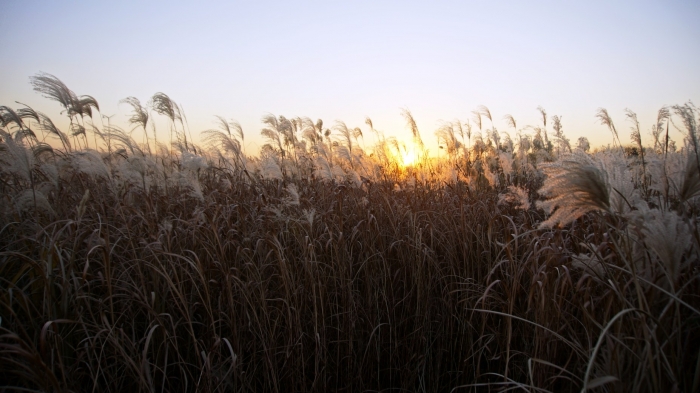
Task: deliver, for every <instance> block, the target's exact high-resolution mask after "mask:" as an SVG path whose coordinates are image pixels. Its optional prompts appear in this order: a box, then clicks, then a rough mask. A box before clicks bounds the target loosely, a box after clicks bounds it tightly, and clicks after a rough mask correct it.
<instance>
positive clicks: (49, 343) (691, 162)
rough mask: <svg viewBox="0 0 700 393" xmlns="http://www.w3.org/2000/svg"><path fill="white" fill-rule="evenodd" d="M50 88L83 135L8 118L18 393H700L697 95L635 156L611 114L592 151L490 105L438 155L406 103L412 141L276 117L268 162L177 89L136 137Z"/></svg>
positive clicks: (0, 231) (4, 206) (0, 241)
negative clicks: (192, 125) (192, 110)
mask: <svg viewBox="0 0 700 393" xmlns="http://www.w3.org/2000/svg"><path fill="white" fill-rule="evenodd" d="M31 83H32V84H33V86H34V88H35V90H36V91H37V92H38V93H40V94H42V95H44V96H45V97H47V98H49V99H52V100H55V101H57V103H58V104H60V105H61V106H62V108H63V109H64V110H65V112H64V113H65V115H66V116H67V120H69V122H70V129H69V130H65V131H62V130H60V129H59V128H58V127H57V126H56V125H55V123H54V122H52V120H51V119H50V118H49V117H47V116H46V115H43V114H42V113H38V112H36V111H34V110H33V109H32V108H30V107H27V106H19V107H16V108H11V107H8V106H2V107H0V117H1V123H0V141H1V142H0V163H1V164H0V197H1V198H2V203H1V204H0V318H1V319H0V391H3V392H4V391H8V392H9V391H24V392H28V391H56V392H58V391H75V392H83V391H93V392H97V391H100V392H101V391H110V392H121V391H132V392H137V391H138V392H141V391H147V392H150V391H201V392H209V391H221V392H224V391H225V392H253V391H256V392H306V391H319V392H325V391H346V392H360V391H368V392H378V391H383V392H389V391H395V392H399V391H402V392H414V391H415V392H451V391H455V392H482V391H483V392H486V391H504V392H505V391H526V392H573V391H588V390H590V391H598V392H698V391H700V298H699V294H700V280H698V278H699V276H700V262H699V259H698V257H699V256H700V231H698V209H699V208H700V204H699V203H698V200H699V199H700V158H698V157H699V156H698V154H697V153H698V150H699V148H700V147H699V146H698V143H699V142H698V129H697V123H698V110H697V109H696V108H695V107H694V106H693V105H692V104H690V103H688V104H682V105H676V106H672V107H664V108H662V109H661V110H660V111H659V112H658V120H657V123H656V124H654V125H653V126H652V127H651V132H643V131H642V130H641V127H640V125H639V123H638V122H637V116H636V114H634V113H633V112H632V111H627V118H626V119H622V120H621V122H624V124H626V125H627V126H630V125H631V127H632V140H633V142H634V144H633V145H631V146H623V144H622V143H621V142H620V139H619V136H618V130H617V128H616V125H615V123H614V122H613V119H611V117H610V116H609V115H608V112H607V111H606V110H605V109H600V110H599V111H598V113H597V114H595V115H596V116H597V118H598V119H599V121H600V122H602V123H603V124H605V125H606V126H607V127H609V129H610V131H611V135H612V138H613V144H612V145H611V146H608V147H607V148H604V149H599V150H596V151H590V147H589V144H588V141H587V140H586V139H585V138H580V139H579V140H578V141H577V142H576V143H574V144H572V143H571V142H570V141H569V140H568V139H567V137H566V136H565V134H564V132H563V127H562V123H561V118H559V117H557V116H548V115H547V113H546V112H545V110H544V109H542V108H539V111H540V114H541V115H542V117H541V118H542V122H541V124H538V125H535V126H530V127H520V128H519V127H518V126H517V123H516V120H515V119H514V118H513V117H511V116H507V117H506V118H507V120H508V123H509V124H510V125H511V127H512V130H511V131H512V132H513V135H514V136H510V135H509V133H507V132H503V131H497V130H496V129H495V128H494V127H493V124H492V120H493V118H492V116H491V113H490V112H489V110H488V109H487V108H485V107H480V108H478V109H477V110H475V111H474V112H473V113H471V114H469V117H470V119H469V121H464V122H463V121H455V122H453V123H449V124H445V125H444V126H443V127H441V128H440V129H438V130H437V131H436V132H435V137H436V138H437V139H438V143H439V146H440V156H439V157H438V158H435V157H428V156H427V155H426V154H425V153H423V152H424V150H422V148H421V147H422V145H423V142H422V139H421V138H422V137H421V134H420V132H419V130H418V127H417V126H416V123H415V122H414V121H413V117H412V116H411V113H409V112H408V111H405V112H404V113H403V115H404V117H405V118H406V120H407V124H408V127H409V128H410V129H411V132H412V138H413V140H411V141H404V142H402V141H398V140H396V139H395V138H386V137H384V135H383V133H382V132H380V131H377V130H375V128H374V126H373V124H372V122H371V120H370V119H367V122H366V124H364V125H362V128H351V127H348V126H346V125H345V124H344V123H342V122H336V123H335V124H333V125H332V126H327V125H325V124H324V123H323V122H322V121H312V120H310V119H308V118H285V117H283V116H273V115H267V116H265V117H264V118H263V123H264V124H265V128H264V129H263V130H262V136H263V137H264V138H265V139H266V141H267V142H268V143H267V144H266V145H265V146H264V147H263V148H262V149H261V151H260V153H259V155H257V156H250V155H246V154H244V152H243V151H242V149H241V144H242V142H243V140H244V134H243V131H242V130H241V127H240V126H239V125H238V124H237V123H235V122H232V121H227V120H226V119H224V118H223V117H220V118H218V120H219V121H220V128H219V129H216V130H207V131H203V132H201V133H199V135H198V138H197V139H195V138H193V135H192V134H191V133H190V131H189V129H188V128H187V127H186V122H184V121H183V113H182V112H181V110H180V108H179V107H178V105H177V104H176V103H174V102H173V101H172V100H171V99H170V98H169V97H168V96H167V95H165V94H162V93H158V94H156V95H154V96H153V97H152V98H151V99H150V100H149V101H148V103H146V104H141V102H140V101H139V100H138V99H136V98H134V97H129V98H127V99H125V100H124V104H126V105H129V106H130V108H132V109H133V112H132V117H131V118H130V119H129V124H128V126H127V128H128V129H130V131H124V130H123V129H121V128H119V127H117V126H115V125H112V124H111V122H110V123H108V124H106V125H105V124H102V122H101V121H100V119H99V117H100V116H101V115H100V113H99V111H98V110H99V106H98V102H97V100H95V99H94V98H93V97H90V96H79V95H77V94H75V93H74V92H73V91H71V90H70V89H68V88H67V87H66V86H65V85H64V84H63V83H61V82H60V80H58V79H56V78H55V77H53V76H51V75H48V74H39V75H36V76H34V77H33V78H31ZM592 115H594V114H592ZM155 117H158V118H161V120H162V119H165V120H166V121H167V122H168V125H169V129H168V130H167V135H169V137H162V135H166V133H164V132H163V131H162V130H159V132H158V133H156V132H155V129H154V127H153V124H154V122H153V121H154V118H155ZM621 122H618V126H620V124H621ZM363 134H374V135H375V136H376V140H377V141H378V142H377V143H376V144H375V145H373V146H372V147H368V148H366V149H363V148H361V147H360V146H362V144H361V143H360V141H361V140H362V139H363ZM647 134H648V136H645V137H644V140H642V137H643V135H647ZM159 135H161V136H160V137H159ZM679 137H680V138H681V139H679ZM673 138H675V139H678V142H674V141H673V140H672V139H673ZM643 142H644V143H643Z"/></svg>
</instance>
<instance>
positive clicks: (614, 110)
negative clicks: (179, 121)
mask: <svg viewBox="0 0 700 393" xmlns="http://www.w3.org/2000/svg"><path fill="white" fill-rule="evenodd" d="M699 17H700V2H698V1H696V0H693V1H689V0H687V1H675V0H667V1H600V2H594V1H517V2H516V1H511V2H495V1H463V2H458V1H450V2H445V1H442V2H440V1H433V2H427V1H425V2H414V1H411V2H409V1H377V0H375V1H366V2H365V1H351V2H350V1H345V2H336V1H332V2H331V1H323V2H322V1H285V2H281V1H277V2H271V1H236V2H224V1H221V2H202V1H144V2H141V1H133V2H130V1H32V0H25V1H7V2H4V4H3V12H2V15H1V16H0V18H1V19H0V36H2V37H3V38H4V39H3V49H4V53H5V55H3V56H2V58H0V105H9V106H12V107H16V106H17V105H16V104H15V103H14V101H21V102H24V103H27V104H29V105H30V106H33V107H35V109H37V110H41V111H44V112H46V113H47V114H49V115H51V116H52V117H53V118H54V120H58V118H59V114H58V112H59V111H60V107H59V105H58V104H57V103H54V102H52V101H49V100H48V99H45V98H42V97H41V96H40V95H39V94H37V93H35V92H33V91H32V88H31V86H30V84H29V76H31V75H35V74H36V73H38V72H40V71H44V72H48V73H51V74H54V75H56V76H57V77H58V78H60V79H61V80H62V81H63V82H64V83H66V85H68V87H69V88H71V89H72V90H74V91H75V92H76V93H77V94H78V95H82V94H90V95H92V96H94V97H95V98H96V99H97V100H98V101H99V103H100V105H101V108H102V112H103V113H104V114H106V115H113V114H116V116H114V117H113V118H112V122H113V123H116V124H120V125H122V126H123V127H124V128H128V127H127V124H126V119H127V118H128V112H129V108H128V107H127V106H125V105H119V104H118V103H119V100H120V99H123V98H125V97H127V96H135V97H137V98H139V99H141V100H142V101H144V102H145V101H147V100H148V99H149V98H150V97H151V96H152V95H153V94H154V93H156V92H159V91H162V92H165V93H166V94H168V95H169V96H170V97H171V98H172V99H173V100H175V101H176V102H178V103H180V104H181V105H182V106H183V107H184V109H185V113H186V115H187V118H188V120H189V125H190V129H191V131H192V132H193V133H194V134H197V133H198V131H201V130H205V129H208V128H213V127H214V126H215V124H214V117H213V116H214V115H222V116H224V117H226V118H233V119H236V120H238V121H239V122H240V123H241V124H242V126H243V130H244V132H245V133H246V145H249V152H256V151H257V148H258V146H259V145H260V144H261V143H262V138H261V137H260V136H259V134H260V129H261V127H262V125H261V123H260V118H261V116H262V115H263V114H265V113H268V112H269V113H273V114H275V115H285V116H287V117H293V116H309V117H311V118H312V119H314V120H315V119H317V118H321V119H323V120H324V122H325V123H326V124H327V125H332V124H333V122H334V121H335V120H336V119H339V120H343V121H345V122H346V123H347V124H348V126H351V127H356V126H359V127H361V128H362V129H363V130H364V131H365V136H366V144H367V145H369V144H371V143H372V141H373V138H372V137H371V136H370V135H369V132H367V127H366V126H365V125H364V118H365V116H369V117H371V118H372V120H373V121H374V124H375V127H376V128H378V129H380V130H383V131H384V132H385V133H386V134H387V135H395V136H399V137H405V136H407V135H408V131H407V130H406V127H405V122H404V120H403V118H402V117H401V115H400V108H404V107H405V108H408V109H410V110H411V111H412V113H413V115H414V117H415V119H416V121H417V123H418V126H419V128H420V130H421V133H422V136H423V139H424V140H425V141H426V143H427V144H428V146H429V147H430V148H431V150H432V151H433V152H435V151H436V147H435V137H434V134H433V133H434V131H435V130H436V129H437V128H438V126H439V124H440V121H442V120H447V121H450V120H453V119H455V118H459V119H461V120H462V121H466V120H467V119H470V118H471V111H472V110H474V109H476V107H477V106H478V105H482V104H483V105H486V106H487V107H488V108H489V109H490V110H491V113H492V114H493V116H494V120H495V125H496V127H497V128H498V129H499V130H501V131H506V130H507V131H509V132H510V134H511V136H513V137H514V136H515V135H514V133H513V132H512V130H509V129H508V127H507V126H506V123H505V121H504V120H502V117H503V115H505V114H507V113H509V114H512V115H513V116H514V117H515V118H516V120H517V121H518V125H519V128H520V127H522V126H525V125H527V124H531V125H537V124H538V122H539V117H538V116H539V114H538V112H537V111H536V108H537V106H539V105H541V106H543V107H544V108H545V109H546V110H547V112H548V113H549V114H550V115H561V116H563V119H562V122H563V125H564V131H565V134H566V135H567V136H568V137H569V138H570V139H571V140H572V142H574V141H575V140H576V139H577V138H578V137H579V136H587V137H588V138H589V139H590V140H591V142H593V143H594V144H596V145H598V144H607V143H610V141H611V140H612V139H611V137H610V135H609V133H608V131H607V129H605V128H604V127H603V126H602V125H600V124H599V123H598V122H597V121H596V119H595V117H594V115H595V112H596V109H597V108H598V107H605V108H607V109H608V110H609V112H610V114H611V115H612V117H613V120H614V121H615V122H616V125H617V128H618V130H619V131H620V133H621V137H622V139H623V142H625V141H628V140H629V132H627V130H628V127H627V125H628V123H627V122H625V118H624V112H623V111H624V109H625V108H630V109H632V110H634V111H635V112H637V113H638V115H639V119H640V121H641V123H642V128H643V131H644V132H643V134H642V137H643V139H644V138H645V137H646V139H647V141H648V139H649V136H648V135H649V129H650V127H651V124H652V122H653V121H654V119H655V116H656V111H657V110H658V109H659V108H660V107H661V106H662V105H672V104H682V103H684V102H686V101H688V100H696V99H697V98H698V96H699V95H700V94H699V93H700V72H698V69H699V68H698V66H699V65H700V23H699V22H698V21H699V19H700V18H699ZM63 124H65V123H63ZM64 127H65V126H64ZM66 128H67V127H66ZM160 131H161V132H163V135H164V131H165V129H164V128H162V127H161V129H160ZM406 139H408V138H406ZM674 139H676V140H677V141H678V142H679V143H680V142H681V137H680V134H676V136H675V137H674Z"/></svg>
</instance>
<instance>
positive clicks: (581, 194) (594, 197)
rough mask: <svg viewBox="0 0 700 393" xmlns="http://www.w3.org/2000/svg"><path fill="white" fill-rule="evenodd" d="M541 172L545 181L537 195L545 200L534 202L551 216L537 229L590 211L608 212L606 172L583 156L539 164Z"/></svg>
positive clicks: (570, 219)
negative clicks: (544, 176) (545, 177)
mask: <svg viewBox="0 0 700 393" xmlns="http://www.w3.org/2000/svg"><path fill="white" fill-rule="evenodd" d="M542 171H543V172H544V174H545V175H546V176H547V179H546V180H545V183H544V185H543V186H542V188H541V189H540V191H539V193H540V195H542V196H544V197H545V198H547V199H546V200H544V201H538V202H537V207H539V208H542V209H544V211H545V212H546V213H547V214H551V216H550V217H549V218H548V219H547V220H546V221H543V222H542V223H541V224H540V227H541V228H551V227H554V226H556V225H559V226H564V225H567V224H569V223H570V222H572V221H574V220H576V219H577V218H579V217H581V216H582V215H584V214H586V213H590V212H594V211H607V212H609V211H610V191H609V189H608V186H607V181H606V173H605V172H604V171H602V170H601V169H600V168H599V167H598V166H597V165H596V163H595V161H593V159H592V158H591V157H590V156H588V155H586V154H585V153H582V152H578V151H577V152H574V153H571V154H568V155H566V156H565V158H563V159H562V160H561V161H558V162H554V163H549V164H545V165H543V166H542Z"/></svg>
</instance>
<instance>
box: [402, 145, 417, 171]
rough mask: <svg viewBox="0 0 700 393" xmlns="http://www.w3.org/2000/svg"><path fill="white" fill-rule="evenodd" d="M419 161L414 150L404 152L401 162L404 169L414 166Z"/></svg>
mask: <svg viewBox="0 0 700 393" xmlns="http://www.w3.org/2000/svg"><path fill="white" fill-rule="evenodd" d="M417 160H418V156H417V154H416V150H415V149H414V148H411V149H409V150H406V151H404V152H403V154H402V155H401V161H402V164H403V166H404V167H408V166H413V164H415V163H416V161H417Z"/></svg>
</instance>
